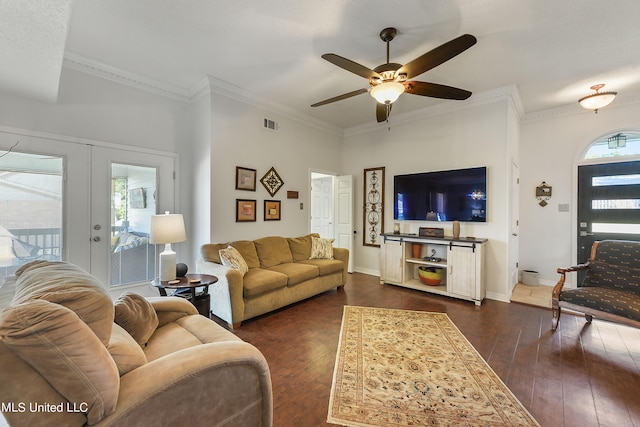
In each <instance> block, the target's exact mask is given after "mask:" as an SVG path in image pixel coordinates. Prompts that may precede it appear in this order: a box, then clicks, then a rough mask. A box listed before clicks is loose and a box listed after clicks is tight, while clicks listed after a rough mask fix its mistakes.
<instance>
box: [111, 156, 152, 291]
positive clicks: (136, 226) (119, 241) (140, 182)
mask: <svg viewBox="0 0 640 427" xmlns="http://www.w3.org/2000/svg"><path fill="white" fill-rule="evenodd" d="M157 173H158V171H157V168H155V167H146V166H137V165H127V164H122V163H112V164H111V215H110V217H111V235H110V237H111V248H110V250H109V256H110V258H111V274H110V276H111V286H117V285H124V284H130V283H138V282H143V281H150V280H153V278H154V276H155V269H156V251H155V249H156V248H155V245H151V244H150V243H149V223H150V219H151V215H154V214H155V213H156V210H157V206H156V200H155V197H156V194H157V179H156V176H157Z"/></svg>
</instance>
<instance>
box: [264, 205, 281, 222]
mask: <svg viewBox="0 0 640 427" xmlns="http://www.w3.org/2000/svg"><path fill="white" fill-rule="evenodd" d="M264 220H265V221H280V200H265V201H264Z"/></svg>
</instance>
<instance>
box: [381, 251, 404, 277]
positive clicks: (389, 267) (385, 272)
mask: <svg viewBox="0 0 640 427" xmlns="http://www.w3.org/2000/svg"><path fill="white" fill-rule="evenodd" d="M402 248H403V245H402V242H401V241H399V240H387V241H385V242H384V243H383V244H382V245H380V281H381V282H388V283H395V284H401V283H402V281H403V277H402V270H403V265H404V260H403V259H402V258H403V257H402V250H403V249H402Z"/></svg>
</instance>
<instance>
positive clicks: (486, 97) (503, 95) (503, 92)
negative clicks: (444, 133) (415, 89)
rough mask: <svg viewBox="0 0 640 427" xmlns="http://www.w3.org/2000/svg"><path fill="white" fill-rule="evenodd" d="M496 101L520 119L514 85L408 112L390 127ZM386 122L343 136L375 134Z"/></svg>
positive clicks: (517, 94) (383, 127)
mask: <svg viewBox="0 0 640 427" xmlns="http://www.w3.org/2000/svg"><path fill="white" fill-rule="evenodd" d="M497 101H507V102H509V103H510V104H511V105H512V106H513V107H514V109H515V110H516V112H517V114H518V116H520V117H522V114H523V113H522V102H521V101H520V94H519V92H518V88H517V86H515V85H511V86H505V87H502V88H498V89H494V90H490V91H486V92H482V93H478V94H473V95H472V96H471V97H470V98H469V99H467V100H465V101H462V102H442V103H439V104H437V105H433V106H431V107H426V108H422V109H419V110H414V111H409V112H407V113H404V114H399V115H396V116H393V117H392V118H391V120H390V123H389V124H390V125H391V126H395V125H400V124H404V123H410V122H415V121H418V120H424V119H426V118H429V117H436V116H440V115H443V114H450V113H453V112H456V111H461V110H465V109H468V108H474V107H477V106H479V105H485V104H490V103H493V102H497ZM389 124H387V123H386V122H383V123H365V124H362V125H358V126H353V127H350V128H347V129H345V131H344V136H345V137H349V136H354V135H358V134H362V133H367V132H375V131H378V130H380V129H386V128H388V127H389Z"/></svg>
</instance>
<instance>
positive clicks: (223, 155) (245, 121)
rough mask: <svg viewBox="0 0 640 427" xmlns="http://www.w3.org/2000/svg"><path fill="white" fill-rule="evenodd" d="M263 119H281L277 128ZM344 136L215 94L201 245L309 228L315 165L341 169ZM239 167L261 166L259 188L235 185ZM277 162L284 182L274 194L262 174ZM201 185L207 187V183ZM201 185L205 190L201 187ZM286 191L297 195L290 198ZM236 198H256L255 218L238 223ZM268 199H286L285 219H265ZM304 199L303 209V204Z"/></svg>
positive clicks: (301, 231) (290, 233)
mask: <svg viewBox="0 0 640 427" xmlns="http://www.w3.org/2000/svg"><path fill="white" fill-rule="evenodd" d="M264 118H269V119H271V120H275V121H277V122H278V123H279V130H278V131H277V132H274V131H270V130H266V129H264V128H263V120H264ZM341 151H342V137H340V136H338V135H335V134H333V133H330V132H327V131H325V130H322V129H319V128H317V127H315V126H311V125H307V124H305V123H303V122H301V121H299V120H294V119H292V118H290V117H287V116H286V115H283V114H278V113H275V112H273V110H271V109H267V108H261V107H259V106H256V105H252V104H250V103H245V102H241V101H238V100H236V99H231V98H229V97H226V96H224V95H220V94H217V93H211V151H210V153H209V154H210V165H211V166H210V167H211V172H210V173H211V180H210V182H209V183H208V185H209V186H210V195H211V199H210V207H209V209H208V211H209V213H210V214H209V218H208V221H209V224H208V225H202V224H201V225H199V226H198V227H199V228H202V229H206V228H209V229H210V234H209V235H208V236H206V235H198V236H194V239H195V240H196V241H198V245H201V244H203V243H209V242H226V241H232V240H240V239H256V238H260V237H264V236H270V235H281V236H298V235H302V234H306V233H308V232H309V218H310V212H309V201H310V194H309V190H310V189H309V182H310V181H309V178H310V170H311V169H313V170H325V171H332V172H335V173H340V172H341V170H342V158H341V156H340V153H341ZM236 166H242V167H245V168H251V169H256V171H257V172H256V175H257V179H256V191H241V190H236V189H235V172H236ZM271 167H274V168H275V169H276V171H277V172H278V174H279V176H280V177H281V179H282V180H283V181H284V186H283V187H282V188H281V189H280V190H279V191H278V192H277V193H276V194H275V195H274V196H273V197H271V195H270V194H269V193H268V192H267V190H266V189H265V188H264V187H263V185H262V184H261V183H260V178H262V176H263V175H264V174H266V173H267V171H268V170H269V169H270V168H271ZM198 185H203V186H206V185H207V183H199V184H198ZM201 190H202V189H201ZM287 190H293V191H298V193H299V198H298V199H287ZM236 199H252V200H256V201H257V215H256V222H242V223H237V222H236V207H235V206H236ZM264 200H280V201H281V203H282V204H281V218H282V219H281V220H280V221H264V220H263V215H264V214H263V202H264ZM300 203H303V206H304V207H303V209H302V210H301V209H300Z"/></svg>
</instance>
